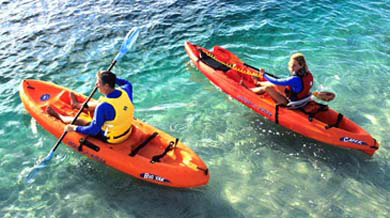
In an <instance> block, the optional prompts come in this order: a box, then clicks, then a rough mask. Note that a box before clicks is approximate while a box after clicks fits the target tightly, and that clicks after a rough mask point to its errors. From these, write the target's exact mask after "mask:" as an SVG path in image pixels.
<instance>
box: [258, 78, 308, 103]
mask: <svg viewBox="0 0 390 218" xmlns="http://www.w3.org/2000/svg"><path fill="white" fill-rule="evenodd" d="M264 78H265V79H266V80H267V81H269V82H271V83H272V84H275V85H278V86H288V87H289V89H290V90H289V91H290V93H287V97H288V98H289V100H290V101H297V100H300V99H302V98H304V97H307V96H308V94H310V88H311V87H312V86H313V77H312V76H311V73H308V76H307V78H305V77H299V76H295V75H294V76H290V77H288V78H285V79H277V78H275V77H272V76H269V75H267V74H264ZM305 84H306V86H307V87H304V86H305ZM303 92H304V93H303ZM306 92H307V93H306ZM291 93H294V94H291ZM302 94H303V95H302ZM301 95H302V96H301Z"/></svg>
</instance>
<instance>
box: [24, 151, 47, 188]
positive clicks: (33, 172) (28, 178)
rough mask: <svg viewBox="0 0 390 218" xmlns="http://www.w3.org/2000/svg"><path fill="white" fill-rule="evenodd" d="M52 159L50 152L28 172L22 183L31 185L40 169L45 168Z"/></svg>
mask: <svg viewBox="0 0 390 218" xmlns="http://www.w3.org/2000/svg"><path fill="white" fill-rule="evenodd" d="M53 157H54V151H50V153H49V154H48V155H47V156H46V157H45V159H43V160H42V161H41V162H40V163H39V164H36V165H35V166H34V167H33V169H32V170H31V171H30V173H29V174H28V175H27V176H26V178H25V179H24V181H25V182H26V183H32V182H33V181H34V178H35V176H36V175H37V174H38V172H39V171H40V170H41V169H42V168H45V167H47V165H48V164H49V161H50V160H51V159H52V158H53Z"/></svg>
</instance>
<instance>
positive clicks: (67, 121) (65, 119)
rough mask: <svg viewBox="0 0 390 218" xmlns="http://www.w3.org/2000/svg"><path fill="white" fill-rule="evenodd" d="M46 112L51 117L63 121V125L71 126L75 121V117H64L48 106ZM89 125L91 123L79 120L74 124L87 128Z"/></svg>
mask: <svg viewBox="0 0 390 218" xmlns="http://www.w3.org/2000/svg"><path fill="white" fill-rule="evenodd" d="M46 112H47V113H48V114H49V115H50V116H53V117H55V118H57V119H59V120H61V121H62V122H63V123H65V124H70V123H71V122H72V121H73V118H74V117H71V116H64V115H61V114H59V113H57V112H56V111H55V110H54V109H53V108H51V107H50V106H48V107H47V108H46ZM88 124H89V122H87V121H85V120H83V119H77V120H76V122H75V123H74V125H77V126H87V125H88Z"/></svg>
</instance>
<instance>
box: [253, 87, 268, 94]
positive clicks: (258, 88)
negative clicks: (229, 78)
mask: <svg viewBox="0 0 390 218" xmlns="http://www.w3.org/2000/svg"><path fill="white" fill-rule="evenodd" d="M250 90H251V91H252V92H255V93H256V94H258V95H262V94H264V93H265V90H264V88H263V87H254V88H251V89H250Z"/></svg>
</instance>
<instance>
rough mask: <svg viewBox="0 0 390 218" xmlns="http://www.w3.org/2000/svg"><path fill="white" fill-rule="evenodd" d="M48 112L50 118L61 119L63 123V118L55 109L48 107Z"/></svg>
mask: <svg viewBox="0 0 390 218" xmlns="http://www.w3.org/2000/svg"><path fill="white" fill-rule="evenodd" d="M46 112H47V113H48V114H49V115H50V116H52V117H55V118H57V119H59V120H61V121H62V119H61V116H60V115H59V114H58V113H57V112H56V111H55V110H54V109H53V108H51V107H50V106H47V108H46Z"/></svg>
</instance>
